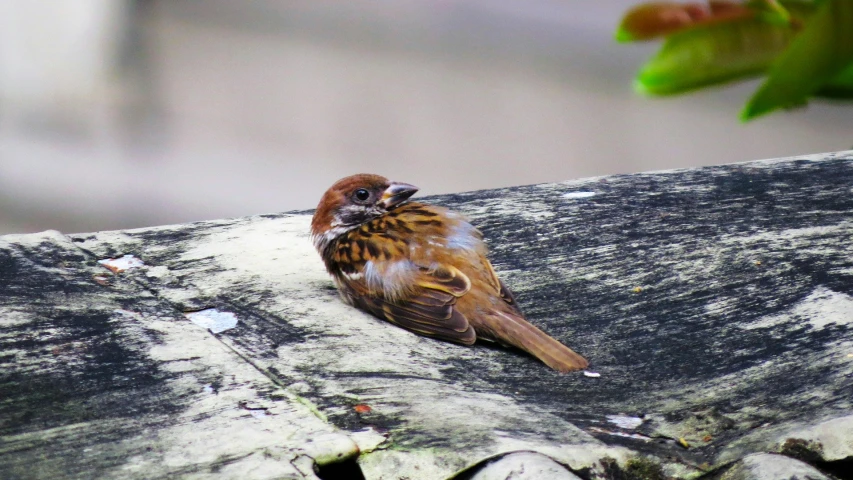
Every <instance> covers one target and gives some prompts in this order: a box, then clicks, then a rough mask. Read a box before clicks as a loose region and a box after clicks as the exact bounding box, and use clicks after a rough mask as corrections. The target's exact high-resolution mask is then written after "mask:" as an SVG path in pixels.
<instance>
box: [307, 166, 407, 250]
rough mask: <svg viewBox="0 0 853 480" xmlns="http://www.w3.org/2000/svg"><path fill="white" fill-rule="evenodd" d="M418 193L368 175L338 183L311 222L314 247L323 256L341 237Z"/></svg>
mask: <svg viewBox="0 0 853 480" xmlns="http://www.w3.org/2000/svg"><path fill="white" fill-rule="evenodd" d="M417 191H418V187H416V186H414V185H409V184H407V183H398V182H392V181H390V180H388V179H387V178H385V177H382V176H379V175H371V174H366V173H362V174H358V175H353V176H350V177H346V178H343V179H341V180H338V181H337V182H336V183H335V184H334V185H332V187H331V188H329V189H328V190H326V193H325V194H323V198H321V199H320V204H319V205H317V211H316V212H314V218H313V219H312V220H311V236H312V238H313V239H314V246H315V247H317V250H318V251H319V252H320V253H321V254H322V253H323V251H324V250H325V248H326V247H327V246H328V245H329V244H331V243H332V242H333V241H334V240H336V239H337V238H339V237H340V236H341V235H343V234H345V233H346V232H348V231H350V230H352V229H353V228H357V227H358V226H360V225H362V224H363V223H366V222H369V221H371V220H373V219H374V218H377V217H380V216H382V215H384V214H386V213H388V211H389V210H392V209H393V208H394V207H396V206H398V205H400V204H401V203H403V202H405V201H406V200H408V199H409V197H411V196H412V195H414V194H415V192H417Z"/></svg>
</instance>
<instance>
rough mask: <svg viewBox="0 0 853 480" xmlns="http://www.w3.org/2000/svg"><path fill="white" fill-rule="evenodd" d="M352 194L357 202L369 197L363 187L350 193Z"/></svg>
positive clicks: (368, 193)
mask: <svg viewBox="0 0 853 480" xmlns="http://www.w3.org/2000/svg"><path fill="white" fill-rule="evenodd" d="M352 196H353V198H355V200H356V201H358V202H365V201H367V199H368V198H370V192H368V191H367V190H365V189H363V188H359V189H358V190H356V191H355V192H354V193H353V194H352Z"/></svg>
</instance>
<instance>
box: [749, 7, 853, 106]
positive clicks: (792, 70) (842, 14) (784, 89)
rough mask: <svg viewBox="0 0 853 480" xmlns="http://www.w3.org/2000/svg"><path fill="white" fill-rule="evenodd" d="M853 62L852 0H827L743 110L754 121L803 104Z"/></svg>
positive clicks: (780, 58)
mask: <svg viewBox="0 0 853 480" xmlns="http://www.w3.org/2000/svg"><path fill="white" fill-rule="evenodd" d="M851 62H853V1H850V0H824V1H823V2H822V3H821V4H820V6H819V7H818V10H817V11H816V12H815V14H814V15H813V16H812V17H811V19H809V21H808V22H807V23H806V27H805V29H804V30H803V31H802V32H801V33H800V34H799V35H797V38H796V39H794V41H793V42H791V46H790V47H789V48H788V49H787V50H786V51H785V52H784V53H783V54H782V55H781V56H780V57H779V59H778V60H777V61H776V63H775V64H774V65H773V67H772V68H771V70H770V75H769V76H768V78H767V80H766V81H765V82H764V84H763V85H761V87H760V88H759V89H758V91H757V92H756V93H755V95H753V97H752V98H751V99H750V100H749V102H747V104H746V107H745V108H744V110H743V112H742V113H741V120H743V121H747V120H751V119H753V118H755V117H758V116H760V115H763V114H766V113H769V112H771V111H773V110H776V109H778V108H786V107H790V106H794V105H800V104H803V103H804V102H806V101H807V100H808V97H809V96H810V95H812V94H813V93H815V92H816V91H817V90H818V89H819V88H820V87H821V86H822V85H824V84H826V83H827V82H829V81H830V80H832V79H833V78H834V77H835V76H837V75H839V74H840V73H841V72H842V71H843V70H844V69H845V68H846V67H847V66H848V65H849V64H850V63H851Z"/></svg>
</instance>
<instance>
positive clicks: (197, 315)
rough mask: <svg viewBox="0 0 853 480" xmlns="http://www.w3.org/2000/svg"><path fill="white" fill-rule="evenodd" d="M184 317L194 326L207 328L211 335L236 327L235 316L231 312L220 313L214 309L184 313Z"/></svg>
mask: <svg viewBox="0 0 853 480" xmlns="http://www.w3.org/2000/svg"><path fill="white" fill-rule="evenodd" d="M184 316H185V317H187V318H188V319H190V321H191V322H193V323H194V324H196V325H198V326H200V327H204V328H207V329H208V330H210V331H211V332H213V333H220V332H224V331H225V330H229V329H232V328H234V327H236V326H237V316H236V315H234V314H233V313H231V312H220V311H219V310H217V309H215V308H208V309H207V310H201V311H199V312H190V313H185V314H184Z"/></svg>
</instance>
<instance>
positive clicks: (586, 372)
mask: <svg viewBox="0 0 853 480" xmlns="http://www.w3.org/2000/svg"><path fill="white" fill-rule="evenodd" d="M583 376H584V377H590V378H598V377H600V376H601V374H600V373H598V372H590V371H589V370H584V371H583Z"/></svg>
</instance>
